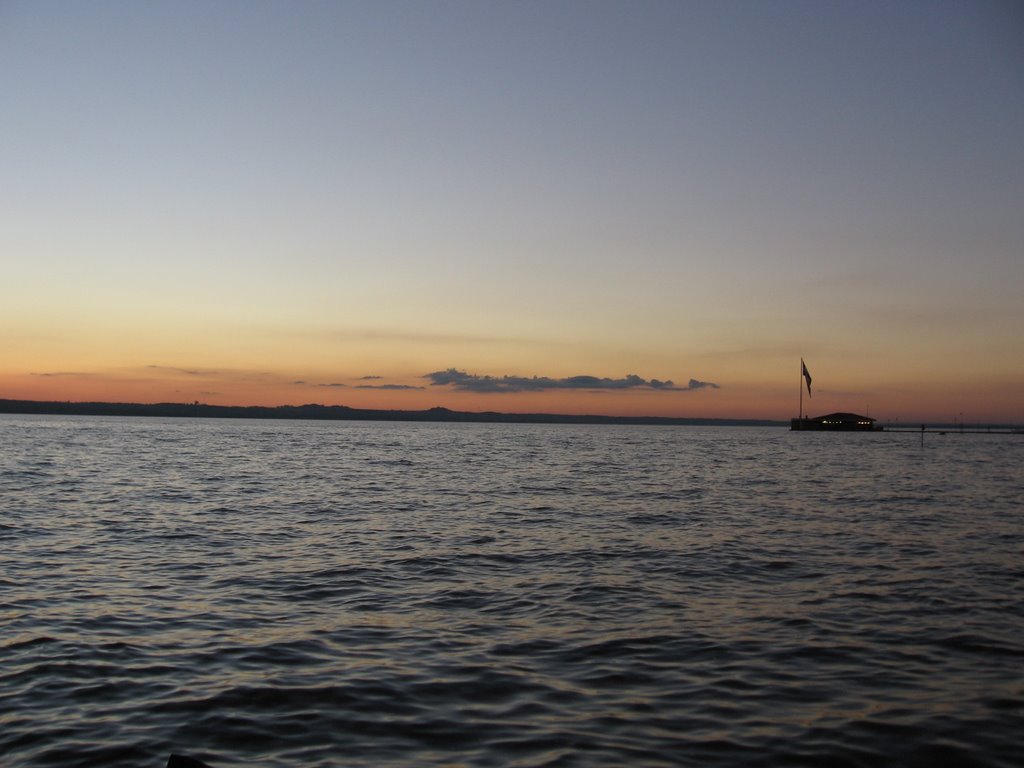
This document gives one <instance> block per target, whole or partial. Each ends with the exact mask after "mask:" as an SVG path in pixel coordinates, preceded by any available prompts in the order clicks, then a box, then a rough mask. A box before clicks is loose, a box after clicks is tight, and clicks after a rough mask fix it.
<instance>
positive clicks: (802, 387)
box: [797, 357, 804, 429]
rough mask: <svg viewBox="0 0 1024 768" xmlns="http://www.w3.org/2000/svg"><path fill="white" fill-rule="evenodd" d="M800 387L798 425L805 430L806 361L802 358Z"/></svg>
mask: <svg viewBox="0 0 1024 768" xmlns="http://www.w3.org/2000/svg"><path fill="white" fill-rule="evenodd" d="M797 381H798V382H799V384H798V386H799V387H800V416H799V420H798V421H797V424H799V425H800V429H803V428H804V359H803V358H802V357H801V358H800V378H798V379H797Z"/></svg>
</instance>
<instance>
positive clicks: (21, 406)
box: [0, 399, 789, 427]
mask: <svg viewBox="0 0 1024 768" xmlns="http://www.w3.org/2000/svg"><path fill="white" fill-rule="evenodd" d="M0 413H12V414H18V413H22V414H38V415H50V416H170V417H179V418H181V417H186V418H199V419H303V420H311V421H419V422H449V423H495V424H636V425H666V426H729V427H785V426H788V425H789V422H788V421H776V420H772V419H709V418H677V417H672V416H598V415H573V414H559V413H499V412H497V411H482V412H474V411H452V410H449V409H448V408H440V407H438V408H430V409H428V410H425V411H399V410H377V409H367V408H349V407H348V406H346V405H315V404H310V405H280V406H274V407H270V406H261V405H206V404H203V403H73V402H63V401H42V400H4V399H0Z"/></svg>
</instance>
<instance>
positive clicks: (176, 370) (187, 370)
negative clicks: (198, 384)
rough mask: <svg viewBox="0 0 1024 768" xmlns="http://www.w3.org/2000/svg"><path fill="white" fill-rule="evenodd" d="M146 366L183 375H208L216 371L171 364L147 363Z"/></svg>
mask: <svg viewBox="0 0 1024 768" xmlns="http://www.w3.org/2000/svg"><path fill="white" fill-rule="evenodd" d="M146 368H149V369H150V370H157V371H171V372H172V373H181V374H184V375H185V376H208V375H213V374H216V373H217V371H202V370H199V369H198V368H177V367H175V366H173V365H147V366H146Z"/></svg>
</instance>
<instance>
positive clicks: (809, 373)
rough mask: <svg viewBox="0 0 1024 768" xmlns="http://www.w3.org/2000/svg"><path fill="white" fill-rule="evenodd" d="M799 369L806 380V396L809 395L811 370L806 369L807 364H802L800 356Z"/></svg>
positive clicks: (802, 360)
mask: <svg viewBox="0 0 1024 768" xmlns="http://www.w3.org/2000/svg"><path fill="white" fill-rule="evenodd" d="M800 370H801V371H802V372H803V374H804V381H806V382H807V396H808V397H810V396H811V372H810V371H808V370H807V366H806V365H805V364H804V359H803V358H802V357H801V358H800Z"/></svg>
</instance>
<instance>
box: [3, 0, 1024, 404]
mask: <svg viewBox="0 0 1024 768" xmlns="http://www.w3.org/2000/svg"><path fill="white" fill-rule="evenodd" d="M0 126H2V128H0V259H2V272H0V274H2V275H3V283H2V285H3V293H2V296H3V300H2V302H0V353H2V354H0V398H24V399H35V400H51V399H57V400H103V401H133V402H162V401H173V402H183V401H188V402H191V401H193V400H199V401H201V402H206V403H215V404H263V405H277V404H285V403H289V404H302V403H325V404H343V405H349V406H352V407H380V408H402V409H420V408H429V407H433V406H445V407H448V408H453V409H460V410H501V411H517V412H533V411H546V412H562V413H600V414H646V415H669V416H705V417H757V418H773V419H786V418H789V417H791V416H795V415H796V412H797V408H798V386H799V383H800V378H799V374H800V358H801V356H802V357H803V358H804V360H806V362H807V366H808V368H809V369H810V371H811V373H812V375H813V378H814V381H813V386H812V391H813V398H811V399H808V398H807V397H806V394H805V396H804V408H805V410H807V411H809V412H810V413H811V414H818V413H826V412H828V411H834V410H849V411H855V412H860V413H864V412H865V411H868V412H869V413H870V415H871V416H874V417H876V418H878V419H879V420H880V421H882V422H883V423H884V422H887V421H897V420H898V421H899V422H901V423H909V422H915V421H921V420H930V421H931V420H941V421H952V420H953V419H954V418H963V419H964V420H966V421H968V422H972V421H975V422H981V421H1000V422H1012V423H1024V5H1022V4H1021V3H1018V2H1013V1H1012V0H1011V1H1008V2H986V0H970V1H965V2H943V1H942V0H928V1H925V2H910V1H907V2H863V1H860V0H858V1H857V2H852V1H851V2H819V1H818V0H811V1H808V2H791V1H789V0H772V1H770V2H765V1H763V0H758V1H757V2H742V1H739V2H710V1H708V2H704V1H699V2H696V1H695V2H686V1H684V0H679V1H678V2H601V1H600V0H593V1H590V0H588V1H586V2H559V1H557V0H554V1H543V2H488V1H486V0H473V1H471V2H400V1H395V2H377V1H374V2H365V3H364V2H341V0H337V1H335V2H303V1H301V0H299V1H297V2H284V1H283V0H282V1H280V2H249V1H245V2H242V1H241V0H239V1H237V2H234V1H220V2H218V1H217V0H202V1H201V2H187V1H183V0H175V1H174V2H162V3H161V2H136V1H134V0H132V1H125V2H99V1H96V2H90V1H89V0H83V1H82V2H47V1H46V0H32V1H30V2H17V1H15V2H11V1H10V0H0Z"/></svg>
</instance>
